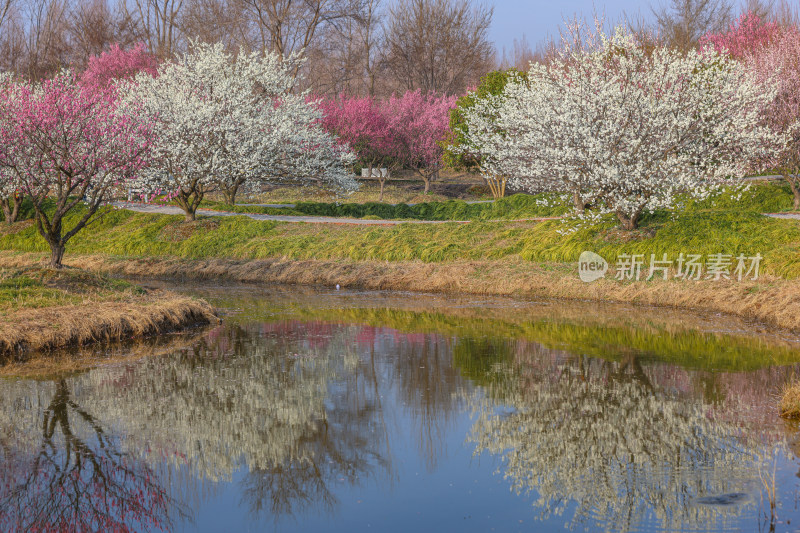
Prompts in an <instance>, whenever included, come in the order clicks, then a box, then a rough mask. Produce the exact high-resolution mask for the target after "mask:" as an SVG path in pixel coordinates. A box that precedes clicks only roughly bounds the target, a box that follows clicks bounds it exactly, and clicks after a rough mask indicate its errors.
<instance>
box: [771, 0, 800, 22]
mask: <svg viewBox="0 0 800 533" xmlns="http://www.w3.org/2000/svg"><path fill="white" fill-rule="evenodd" d="M772 15H773V18H774V19H775V20H776V21H777V22H778V24H781V25H782V26H800V6H798V4H797V2H789V1H787V0H780V2H779V3H778V5H777V7H775V8H774V9H773V13H772Z"/></svg>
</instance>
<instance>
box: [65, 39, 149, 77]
mask: <svg viewBox="0 0 800 533" xmlns="http://www.w3.org/2000/svg"><path fill="white" fill-rule="evenodd" d="M139 72H146V73H148V74H150V75H151V76H155V75H157V73H158V59H157V58H156V57H155V56H153V55H151V54H150V53H149V52H148V51H147V47H146V46H145V44H144V43H139V44H138V45H136V46H135V47H133V48H131V49H129V50H123V49H122V48H120V46H119V45H118V44H114V45H112V46H111V48H110V49H109V50H108V51H107V52H103V53H102V54H100V55H99V56H92V57H91V58H90V59H89V64H88V65H87V66H86V70H85V71H84V72H83V74H82V75H81V78H80V83H81V84H82V85H84V86H87V87H106V86H107V85H109V83H111V82H112V81H114V80H119V79H125V78H130V77H133V76H135V75H136V74H138V73H139Z"/></svg>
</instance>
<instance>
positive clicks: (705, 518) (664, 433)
mask: <svg viewBox="0 0 800 533" xmlns="http://www.w3.org/2000/svg"><path fill="white" fill-rule="evenodd" d="M540 351H541V352H542V353H539V354H536V353H529V354H528V355H527V357H526V358H525V359H526V360H527V361H526V362H529V363H531V364H532V366H533V367H534V368H536V371H533V372H531V371H530V366H529V365H527V364H520V365H515V366H516V368H514V369H506V371H508V372H510V373H511V374H512V376H509V377H514V378H515V379H505V380H502V383H504V384H505V385H506V387H504V389H503V390H495V391H494V392H495V393H496V396H498V397H499V398H500V399H501V400H500V401H501V403H502V404H504V405H505V406H506V407H503V408H498V407H497V405H498V404H497V403H496V402H495V401H492V400H488V399H478V400H474V401H475V406H476V408H477V417H476V421H475V424H474V426H473V429H472V432H471V434H470V437H469V440H470V441H472V442H474V443H475V444H476V446H477V451H476V453H480V452H483V451H488V452H489V453H491V454H495V455H499V456H502V458H503V460H504V466H503V468H504V471H505V476H506V478H507V479H509V480H510V481H511V484H512V487H513V489H514V490H515V491H516V492H518V493H524V494H528V493H534V494H537V495H538V498H539V499H538V501H537V502H536V506H537V507H539V508H540V509H541V512H542V516H549V515H551V514H561V513H563V512H564V511H565V510H566V509H567V508H568V507H569V506H570V505H571V504H572V503H575V504H577V508H576V510H575V514H574V517H573V518H572V522H573V523H581V522H584V521H586V520H588V519H591V520H592V521H596V522H597V523H600V524H605V525H606V526H607V527H608V528H609V529H613V530H630V529H632V528H635V527H636V526H637V525H639V524H640V523H641V522H642V521H644V520H645V519H647V520H652V519H653V517H655V519H656V520H657V521H658V522H660V524H661V526H662V527H663V528H665V529H666V530H673V529H675V528H676V527H677V526H679V525H683V526H686V525H687V524H691V525H693V526H695V527H699V528H705V527H708V528H713V527H714V526H713V524H714V521H715V520H719V519H724V515H722V514H720V511H719V510H718V509H717V508H714V509H712V508H708V507H704V506H700V505H696V504H695V503H694V499H695V498H696V497H701V496H705V495H709V494H722V493H729V492H747V491H748V490H749V489H751V488H752V487H753V486H754V483H755V480H757V479H758V468H759V464H760V461H761V460H762V458H761V456H760V454H759V451H758V450H759V448H760V447H759V446H757V445H754V443H752V442H751V443H748V442H746V441H745V439H744V437H743V436H742V432H740V431H739V430H738V429H737V428H736V426H735V425H733V424H726V423H722V422H718V421H715V420H714V419H713V417H711V416H710V414H711V411H710V410H709V408H708V406H707V405H704V404H703V403H702V402H701V401H695V400H691V399H686V398H679V397H677V396H671V395H669V394H666V393H662V392H659V391H657V390H656V388H654V386H653V385H652V384H651V383H650V380H649V378H648V376H647V375H646V373H645V372H644V371H643V369H642V367H641V366H640V365H639V364H638V362H637V361H636V359H635V358H628V359H626V360H625V361H623V362H622V363H611V362H607V361H603V360H598V359H589V358H569V359H567V358H558V357H553V355H552V352H551V351H550V350H540ZM543 362H550V363H552V364H551V365H550V367H549V368H547V366H548V365H547V364H542V363H543ZM537 367H538V368H537ZM508 384H513V385H512V386H510V387H508V386H507V385H508ZM734 510H735V508H734ZM728 512H732V511H731V510H730V509H729V510H728Z"/></svg>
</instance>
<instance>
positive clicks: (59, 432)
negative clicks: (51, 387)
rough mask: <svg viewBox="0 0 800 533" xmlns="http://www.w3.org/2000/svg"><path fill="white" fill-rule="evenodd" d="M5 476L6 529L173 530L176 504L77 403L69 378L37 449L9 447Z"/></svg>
mask: <svg viewBox="0 0 800 533" xmlns="http://www.w3.org/2000/svg"><path fill="white" fill-rule="evenodd" d="M79 426H81V427H83V428H86V429H87V431H85V432H81V431H80V430H79V429H78V427H79ZM83 433H85V434H86V436H85V437H84V436H82V434H83ZM0 479H1V480H2V481H3V482H2V484H1V485H0V530H3V531H120V532H122V531H139V530H144V529H147V530H153V529H169V527H170V525H171V523H170V512H171V511H172V510H173V509H177V507H174V502H173V501H171V499H170V498H169V496H168V494H167V492H166V490H165V489H164V488H163V487H162V486H161V485H160V484H159V481H158V479H157V478H156V476H155V475H154V473H153V472H152V471H151V470H150V469H149V468H148V467H147V466H145V465H144V464H143V463H141V462H139V461H137V460H135V459H133V458H132V457H130V456H128V455H126V454H123V453H122V452H120V451H118V450H117V447H116V443H115V441H114V439H113V438H112V437H111V436H109V435H107V434H106V432H105V431H104V429H103V427H102V425H101V424H100V422H99V421H98V420H97V419H96V418H94V416H92V415H91V414H90V413H88V412H86V411H85V410H84V409H82V408H81V407H80V406H79V405H77V404H76V403H75V401H74V400H73V399H72V397H71V394H70V391H69V389H68V387H67V384H66V382H65V381H64V380H61V381H60V382H58V384H57V386H56V392H55V394H54V396H53V399H52V401H51V402H50V404H49V406H48V407H47V408H46V409H45V411H44V413H43V421H42V443H41V446H40V448H39V451H38V453H33V454H31V455H29V456H24V457H19V456H10V457H9V456H8V455H7V454H5V452H4V461H3V476H2V477H0Z"/></svg>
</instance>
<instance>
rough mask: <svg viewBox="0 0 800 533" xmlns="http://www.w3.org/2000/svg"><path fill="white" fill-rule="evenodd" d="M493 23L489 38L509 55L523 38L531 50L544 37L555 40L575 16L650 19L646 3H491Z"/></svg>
mask: <svg viewBox="0 0 800 533" xmlns="http://www.w3.org/2000/svg"><path fill="white" fill-rule="evenodd" d="M486 3H487V4H494V19H493V23H492V29H491V34H490V37H491V39H492V40H493V41H494V42H495V45H497V49H498V50H499V51H500V52H501V53H502V51H503V46H505V47H506V48H507V49H508V50H509V51H511V49H512V46H513V43H514V39H520V38H521V37H522V35H523V34H524V35H525V36H526V37H527V39H528V42H529V43H530V45H531V47H532V48H535V46H536V43H538V42H539V41H541V40H543V39H545V38H546V37H547V36H548V35H551V36H553V37H556V38H557V37H558V30H559V27H561V26H562V24H563V21H564V19H565V18H572V16H573V15H575V14H576V13H578V14H583V16H584V17H588V18H591V16H592V13H593V11H594V9H595V8H596V10H597V12H598V13H599V14H603V13H605V17H606V20H611V21H615V20H618V19H619V18H620V17H621V16H622V14H623V13H627V14H628V15H629V16H630V15H635V14H638V13H641V14H642V15H644V16H646V17H648V18H649V17H650V15H651V11H650V2H648V1H647V0H645V1H642V0H595V1H592V0H495V1H494V2H491V1H487V2H486Z"/></svg>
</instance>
